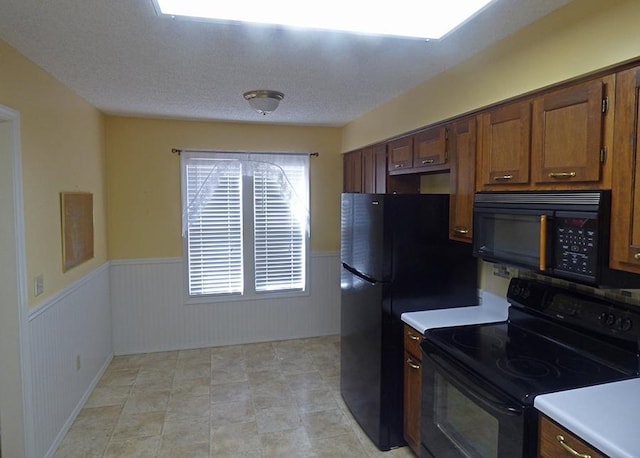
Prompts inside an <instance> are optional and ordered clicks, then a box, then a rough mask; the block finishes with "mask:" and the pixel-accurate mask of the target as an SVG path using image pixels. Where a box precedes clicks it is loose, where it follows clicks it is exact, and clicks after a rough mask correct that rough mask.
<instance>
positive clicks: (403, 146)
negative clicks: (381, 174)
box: [387, 136, 413, 172]
mask: <svg viewBox="0 0 640 458" xmlns="http://www.w3.org/2000/svg"><path fill="white" fill-rule="evenodd" d="M387 154H388V167H389V172H400V171H402V169H410V168H412V167H413V137H411V136H408V137H403V138H399V139H398V140H393V141H391V142H389V143H387Z"/></svg>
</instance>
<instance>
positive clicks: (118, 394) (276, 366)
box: [55, 336, 414, 458]
mask: <svg viewBox="0 0 640 458" xmlns="http://www.w3.org/2000/svg"><path fill="white" fill-rule="evenodd" d="M339 345H340V343H339V338H338V337H336V336H330V337H319V338H312V339H299V340H288V341H280V342H270V343H259V344H248V345H236V346H228V347H216V348H204V349H197V350H185V351H172V352H163V353H149V354H140V355H130V356H116V357H115V358H114V359H113V361H112V362H111V364H110V365H109V367H108V369H107V370H106V372H105V374H104V375H103V377H102V379H101V380H100V382H99V383H98V385H97V386H96V388H95V390H94V391H93V393H92V394H91V396H90V397H89V399H88V400H87V403H86V405H85V406H84V408H83V409H82V411H81V412H80V414H79V415H78V418H77V419H76V421H75V422H74V424H73V425H72V427H71V429H70V430H69V432H68V433H67V435H66V437H65V438H64V440H63V442H62V443H61V445H60V447H59V449H58V451H57V452H56V455H55V457H56V458H69V457H82V458H89V457H109V458H112V457H127V458H133V457H158V458H160V457H163V458H164V457H172V458H175V457H180V458H183V457H189V458H190V457H193V458H196V457H207V458H208V457H221V458H223V457H264V458H267V457H336V458H338V457H370V456H384V457H387V458H398V457H411V458H413V456H414V455H413V454H412V453H411V451H410V450H409V448H407V447H404V448H400V449H396V450H392V451H390V452H386V453H383V452H380V451H378V450H377V448H376V447H375V446H374V445H373V444H372V443H371V442H370V441H369V439H368V438H367V437H366V435H365V434H364V433H363V432H362V430H361V429H360V427H359V426H358V425H357V423H356V422H355V421H354V420H353V418H352V417H351V415H350V414H349V411H348V409H347V407H346V406H345V404H344V402H343V401H342V398H341V397H340V393H339V364H340V358H339Z"/></svg>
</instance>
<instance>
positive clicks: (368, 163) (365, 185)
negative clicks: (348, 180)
mask: <svg viewBox="0 0 640 458" xmlns="http://www.w3.org/2000/svg"><path fill="white" fill-rule="evenodd" d="M362 192H366V193H374V192H376V157H375V153H374V151H373V149H372V148H365V149H364V150H363V151H362Z"/></svg>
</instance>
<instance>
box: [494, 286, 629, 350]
mask: <svg viewBox="0 0 640 458" xmlns="http://www.w3.org/2000/svg"><path fill="white" fill-rule="evenodd" d="M507 297H508V298H509V302H510V303H511V304H516V305H519V306H522V307H526V308H529V309H534V310H536V311H537V312H538V313H542V314H544V315H546V316H549V317H551V318H553V319H555V320H560V321H562V322H565V323H570V324H572V325H573V326H575V327H578V328H582V329H585V330H590V331H592V332H596V333H598V334H602V335H609V336H612V337H616V338H620V339H624V340H629V341H634V340H638V339H639V338H640V313H639V312H638V311H636V310H634V309H633V307H632V306H629V305H627V304H622V303H618V302H613V301H609V300H607V299H605V298H601V297H593V296H587V295H585V294H581V293H579V292H577V291H571V290H566V289H563V288H558V287H555V286H552V285H548V284H544V283H539V282H536V281H535V280H528V279H521V278H514V279H512V280H511V283H510V284H509V290H508V292H507Z"/></svg>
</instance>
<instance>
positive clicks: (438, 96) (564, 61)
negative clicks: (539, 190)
mask: <svg viewBox="0 0 640 458" xmlns="http://www.w3.org/2000/svg"><path fill="white" fill-rule="evenodd" d="M638 19H640V1H637V0H626V1H624V0H576V1H574V2H572V3H571V4H569V5H567V6H566V7H564V8H562V9H560V10H558V11H557V12H555V13H553V14H551V15H549V16H547V17H546V18H544V19H542V20H541V21H538V23H536V24H533V25H532V26H530V27H528V28H526V29H524V30H522V31H521V32H519V33H517V34H515V35H514V36H511V37H509V38H507V39H505V40H503V41H502V42H500V43H498V44H496V45H495V46H493V47H491V48H489V49H487V50H486V51H484V52H482V53H480V54H479V55H477V56H475V57H474V58H472V59H469V60H467V61H465V62H463V63H461V64H460V65H458V66H456V67H454V68H452V69H451V70H449V71H447V72H445V73H442V74H440V75H438V76H437V77H435V78H433V79H431V80H429V81H427V82H425V83H423V84H421V85H419V86H417V87H416V88H414V89H412V90H410V91H408V92H406V93H405V94H403V95H401V96H399V97H398V98H396V99H394V100H392V101H390V102H388V103H387V104H385V105H382V106H380V107H378V108H376V109H375V110H373V111H371V112H369V113H367V114H365V115H364V116H362V117H360V118H358V119H356V120H355V121H353V122H351V123H350V124H348V125H347V126H345V127H344V129H343V137H342V151H349V150H352V149H356V148H359V147H361V146H364V145H367V144H371V143H375V142H377V141H380V140H384V139H386V138H390V137H393V136H395V135H398V134H401V133H403V132H407V131H410V130H413V129H416V128H419V127H421V126H425V125H429V124H433V123H435V122H438V121H442V120H445V119H449V118H453V117H455V116H457V115H460V114H462V113H467V112H469V111H473V110H476V109H478V108H481V107H483V106H487V105H490V104H492V103H496V102H499V101H501V100H505V99H509V98H511V97H515V96H517V95H520V94H524V93H527V92H531V91H534V90H536V89H540V88H543V87H546V86H549V85H552V84H554V83H558V82H560V81H565V80H568V79H571V78H574V77H577V76H580V75H584V74H588V73H590V72H593V71H595V70H599V69H602V68H606V67H609V66H612V65H615V64H618V63H621V62H625V61H628V60H631V59H635V58H637V57H638V56H640V27H638ZM423 188H424V182H423ZM480 271H481V275H480V285H481V287H482V288H483V289H487V290H489V291H492V292H494V293H496V294H499V295H504V294H505V293H506V287H507V284H508V281H507V280H505V279H504V278H500V277H496V276H494V275H493V265H492V264H490V263H482V262H481V263H480Z"/></svg>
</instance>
